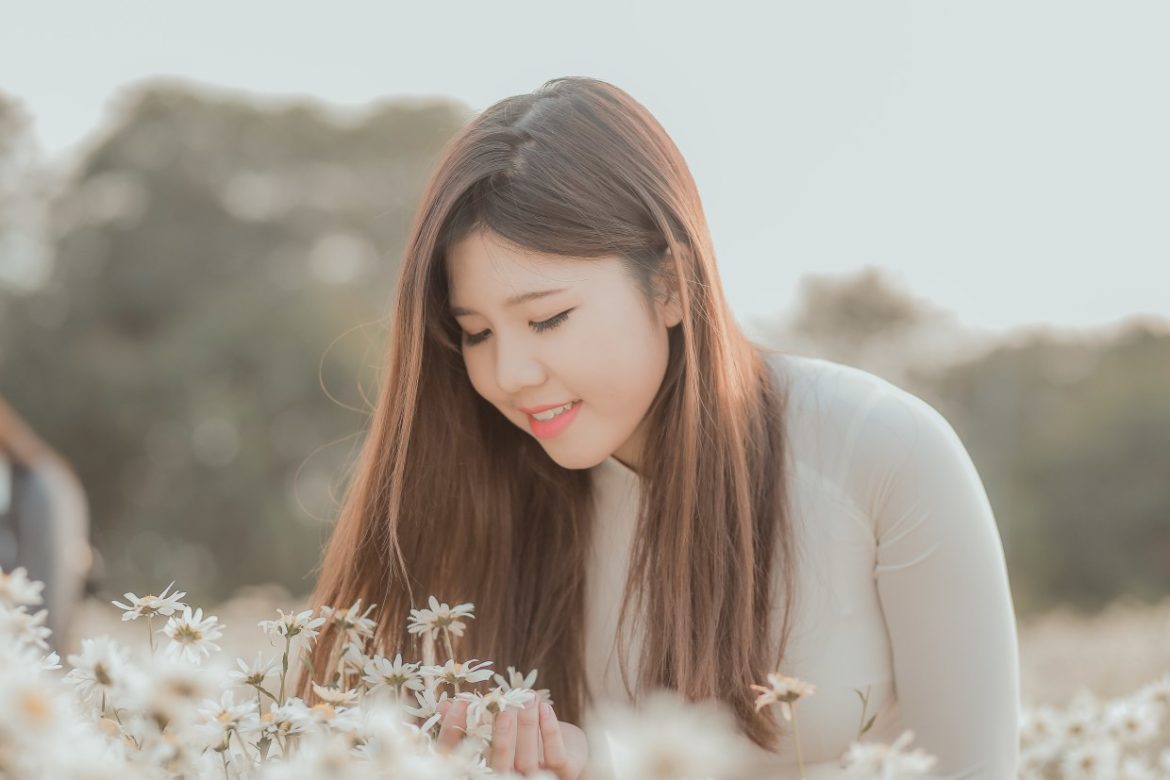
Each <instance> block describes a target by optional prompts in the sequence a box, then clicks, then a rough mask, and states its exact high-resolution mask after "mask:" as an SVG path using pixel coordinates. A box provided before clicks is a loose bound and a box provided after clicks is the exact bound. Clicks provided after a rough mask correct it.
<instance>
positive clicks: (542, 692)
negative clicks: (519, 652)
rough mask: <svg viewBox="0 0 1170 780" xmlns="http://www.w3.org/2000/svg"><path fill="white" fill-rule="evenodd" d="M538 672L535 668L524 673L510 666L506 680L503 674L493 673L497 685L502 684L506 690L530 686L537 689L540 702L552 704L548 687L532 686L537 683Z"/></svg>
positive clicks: (529, 687) (534, 689)
mask: <svg viewBox="0 0 1170 780" xmlns="http://www.w3.org/2000/svg"><path fill="white" fill-rule="evenodd" d="M536 672H537V670H536V669H533V670H532V671H531V672H529V673H528V674H527V675H523V674H520V672H518V671H516V667H514V666H509V667H508V679H507V680H505V679H504V676H503V675H501V674H495V675H493V679H495V681H496V685H498V686H500V687H501V688H503V689H504V690H511V689H512V688H528V689H530V690H533V691H535V693H536V698H537V702H538V703H540V704H552V703H553V700H552V694H551V693H550V692H549V689H548V688H533V687H532V686H533V685H535V684H536Z"/></svg>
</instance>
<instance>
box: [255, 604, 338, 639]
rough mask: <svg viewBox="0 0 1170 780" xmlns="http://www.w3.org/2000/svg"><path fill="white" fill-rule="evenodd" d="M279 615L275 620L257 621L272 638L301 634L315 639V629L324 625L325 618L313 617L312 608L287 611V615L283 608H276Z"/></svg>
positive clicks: (287, 637)
mask: <svg viewBox="0 0 1170 780" xmlns="http://www.w3.org/2000/svg"><path fill="white" fill-rule="evenodd" d="M276 611H277V613H278V614H279V615H280V617H279V618H277V619H276V620H261V621H260V622H259V624H258V625H259V626H260V628H262V629H263V630H264V631H265V632H267V634H268V635H269V636H270V637H271V638H272V639H278V640H279V639H291V638H292V637H295V636H303V637H304V638H305V639H315V638H316V637H317V629H319V628H320V627H321V626H323V625H325V618H323V617H319V618H315V617H313V610H311V609H306V610H304V611H303V612H289V613H288V614H287V615H286V614H285V613H284V610H283V609H277V610H276Z"/></svg>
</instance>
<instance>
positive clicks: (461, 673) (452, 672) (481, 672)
mask: <svg viewBox="0 0 1170 780" xmlns="http://www.w3.org/2000/svg"><path fill="white" fill-rule="evenodd" d="M491 665H492V662H491V661H477V660H476V659H474V658H472V659H471V660H470V661H467V662H466V663H462V662H458V661H456V660H454V659H451V660H449V661H447V663H445V664H443V665H442V666H424V667H422V669H420V670H419V671H420V672H421V673H422V674H423V675H424V676H426V677H436V678H438V679H439V680H441V681H443V682H445V683H448V684H450V685H460V684H463V683H477V682H482V681H483V680H490V679H491V677H492V674H493V672H492V670H491V669H488V667H489V666H491Z"/></svg>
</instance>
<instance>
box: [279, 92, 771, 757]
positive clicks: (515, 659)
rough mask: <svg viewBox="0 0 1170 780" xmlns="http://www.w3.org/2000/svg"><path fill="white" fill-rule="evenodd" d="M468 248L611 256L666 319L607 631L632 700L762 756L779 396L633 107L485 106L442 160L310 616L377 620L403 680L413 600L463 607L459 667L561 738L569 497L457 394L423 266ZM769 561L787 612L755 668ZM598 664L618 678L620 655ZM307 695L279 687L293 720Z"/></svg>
mask: <svg viewBox="0 0 1170 780" xmlns="http://www.w3.org/2000/svg"><path fill="white" fill-rule="evenodd" d="M476 229H487V230H490V231H491V232H492V233H494V234H495V235H496V236H498V237H501V238H503V239H504V240H506V241H509V242H511V243H512V244H514V245H516V246H518V247H523V248H527V249H531V250H535V251H537V252H543V253H548V254H556V255H559V256H570V257H574V258H582V259H587V258H592V257H600V256H604V255H617V256H620V257H621V258H622V259H623V262H624V263H625V265H626V268H627V270H628V271H629V272H630V274H631V278H633V279H635V280H636V281H637V284H638V285H639V287H640V289H641V290H642V292H643V293H644V295H645V296H646V300H647V305H648V306H651V305H652V304H651V303H650V302H651V301H652V300H653V299H652V297H651V296H653V295H654V294H656V292H657V291H659V290H661V289H662V287H660V286H659V284H661V283H665V285H666V289H668V290H670V291H673V292H674V293H675V294H676V295H677V296H678V300H679V302H680V303H681V308H682V312H683V319H682V321H681V323H680V324H679V326H676V327H673V328H671V330H670V334H669V350H670V356H669V363H668V367H667V371H666V375H665V377H664V380H663V382H662V385H661V388H660V389H659V391H658V394H657V396H656V397H655V399H654V401H653V403H652V405H651V407H650V409H649V411H648V412H647V416H648V422H649V429H648V433H647V440H646V447H647V450H646V453H647V454H646V455H645V456H644V457H643V458H642V463H643V465H642V466H641V467H640V468H641V470H642V472H643V473H642V474H640V476H641V478H642V485H643V490H642V492H641V504H640V507H639V521H638V523H639V525H638V531H637V534H636V536H635V539H636V541H635V542H634V548H633V550H632V551H631V564H630V568H629V577H628V579H627V582H626V587H625V590H624V595H623V600H622V621H621V626H622V627H621V629H620V631H621V632H622V633H623V636H624V632H625V631H626V622H627V619H628V617H629V616H628V614H627V613H628V612H629V605H630V604H631V602H632V600H633V599H635V597H636V598H637V600H638V606H637V609H638V611H639V612H640V613H641V614H649V615H653V616H654V618H655V619H653V620H649V621H646V622H645V623H644V631H645V633H644V634H643V637H644V638H643V648H642V655H641V657H640V664H639V680H638V683H639V686H640V687H639V689H638V692H639V693H642V692H644V691H648V690H650V689H653V688H658V687H665V688H672V689H675V690H677V691H678V692H680V693H681V694H683V695H684V697H685V698H687V699H689V700H692V701H695V700H700V699H707V698H719V699H721V700H723V701H724V702H726V703H727V704H728V705H729V706H730V708H731V710H732V711H733V713H734V714H735V717H736V719H737V720H738V721H739V723H740V725H741V727H742V729H743V731H744V733H745V735H747V736H748V737H749V738H751V739H752V740H753V741H754V742H755V743H756V744H757V745H760V746H761V747H765V748H768V749H775V746H776V744H777V740H778V738H779V736H780V731H779V730H780V724H779V723H778V722H777V721H776V719H775V718H774V716H773V714H772V712H771V710H770V708H765V709H764V710H763V711H761V712H759V713H757V712H756V710H755V707H754V694H753V693H752V692H751V690H750V689H749V687H748V686H749V685H750V684H751V683H753V682H755V683H760V682H763V681H764V680H765V677H766V674H767V673H768V672H770V671H776V670H777V669H778V668H779V663H780V660H781V659H782V658H783V655H784V649H785V647H786V646H787V642H788V636H789V628H790V625H789V622H790V621H789V613H790V611H791V605H792V581H793V574H792V566H791V562H792V560H793V542H792V538H791V537H792V533H791V528H790V524H789V519H788V513H787V511H786V510H787V488H786V472H787V469H786V467H785V456H786V453H787V445H786V432H785V430H784V417H783V414H784V407H785V404H786V402H787V401H786V391H785V389H784V388H783V387H782V386H781V383H779V382H777V381H775V379H774V376H775V375H774V373H773V371H772V369H771V368H770V367H769V364H768V362H767V357H766V354H765V353H766V352H768V351H769V350H767V349H766V348H763V347H759V346H757V345H755V344H753V343H752V342H750V341H749V340H748V339H747V338H746V337H745V336H744V335H743V334H742V332H741V331H740V329H739V328H738V326H737V324H736V322H735V320H734V319H733V316H732V314H731V312H730V310H729V308H728V306H727V303H726V300H725V299H724V297H723V293H722V289H721V285H720V283H719V277H718V271H717V270H716V265H715V252H714V248H713V246H712V243H711V239H710V235H709V231H708V228H707V224H706V218H705V216H704V214H703V209H702V205H701V202H700V199H699V193H698V191H697V189H696V187H695V183H694V180H693V179H692V177H691V174H690V171H689V169H688V168H687V165H686V163H685V162H684V160H683V157H682V155H681V154H680V152H679V151H678V149H677V148H676V146H675V145H674V143H673V142H672V141H671V140H670V138H669V137H668V136H667V134H666V132H665V131H664V130H663V129H662V127H661V126H660V125H659V124H658V122H657V121H656V120H655V119H654V117H653V116H652V115H651V114H650V112H649V111H647V110H646V108H644V107H643V106H642V105H641V104H639V103H638V102H636V101H635V100H634V99H633V98H632V97H630V96H629V95H628V94H627V93H625V92H624V91H622V90H621V89H618V88H617V87H615V86H613V85H612V84H609V83H607V82H605V81H601V80H597V79H591V78H577V77H565V78H557V79H552V80H550V81H548V82H546V83H545V84H543V85H542V86H541V87H540V88H539V89H537V90H536V91H534V92H532V93H530V94H523V95H517V96H514V97H509V98H506V99H504V100H501V101H499V102H497V103H496V104H494V105H492V106H491V107H489V108H487V109H486V110H484V111H483V112H482V113H480V114H479V115H478V116H477V117H475V118H474V119H473V120H472V121H471V122H470V123H469V124H468V126H467V127H465V128H464V129H463V130H462V131H461V132H460V133H459V134H458V135H457V136H456V137H455V138H453V139H452V140H451V141H450V142H449V143H448V144H447V146H446V147H445V148H444V149H443V153H442V155H441V160H440V162H439V164H438V165H437V167H436V169H435V171H434V173H433V175H432V177H431V179H430V181H429V183H428V185H427V187H426V190H425V193H424V195H423V197H422V201H421V204H420V206H419V208H418V210H417V212H416V214H415V217H414V222H413V226H412V228H411V232H410V237H409V240H408V242H407V245H406V249H405V255H404V257H403V262H402V271H401V275H400V277H399V278H398V282H397V286H396V289H395V300H394V305H393V307H392V313H391V314H390V317H391V324H390V328H389V345H388V355H387V360H386V363H385V364H384V367H383V370H382V377H381V385H380V393H379V396H378V398H377V402H376V404H375V408H374V409H373V414H372V417H371V420H370V423H369V428H368V430H367V432H366V437H365V440H364V443H363V448H362V450H361V453H360V455H359V458H358V460H357V462H356V464H355V470H354V472H353V474H352V476H351V479H350V481H349V484H348V486H347V488H346V491H345V496H344V499H343V503H342V506H341V510H340V516H339V518H338V522H337V524H336V527H335V528H334V530H333V533H332V536H331V538H330V541H329V544H328V547H327V549H326V551H325V553H324V556H323V559H322V563H321V567H320V573H319V577H318V580H317V586H316V589H315V591H314V594H313V597H312V600H311V605H312V606H313V607H314V608H316V607H319V606H321V605H332V606H338V607H342V608H345V607H348V606H349V605H350V604H352V603H353V602H355V601H356V600H357V599H359V598H361V599H362V600H363V603H364V604H367V605H368V604H377V605H379V606H378V610H377V612H376V613H375V614H376V615H377V617H378V621H379V622H378V633H377V636H376V643H377V647H378V648H379V649H381V650H384V649H387V648H388V649H389V650H388V652H389V654H390V655H393V654H394V652H396V651H401V652H403V653H404V655H407V654H408V653H409V651H410V649H411V648H414V649H415V655H413V656H409V655H408V656H407V657H411V658H415V659H417V658H419V657H420V656H419V655H418V652H417V645H416V643H415V642H414V641H412V640H414V639H417V637H415V636H414V635H411V634H408V632H407V630H406V626H407V619H408V617H409V610H410V609H411V608H419V607H425V606H426V599H427V597H428V595H430V594H434V595H436V596H437V597H438V598H439V599H440V600H443V601H447V602H449V603H452V604H455V603H459V602H464V601H471V602H474V603H475V605H476V615H477V620H476V622H475V623H474V625H473V626H472V627H470V629H469V631H468V633H467V635H466V636H465V637H463V638H462V640H461V642H462V646H461V647H460V648H459V650H457V653H458V655H459V656H460V658H459V660H467V659H470V658H477V659H492V660H493V661H495V662H496V666H497V667H499V668H502V667H503V666H504V665H514V666H516V667H517V668H519V669H521V671H522V672H523V671H526V670H528V669H532V668H539V670H540V675H539V684H540V686H541V687H547V688H549V689H550V691H551V694H552V697H553V698H554V699H555V701H556V702H557V712H558V716H559V717H560V718H561V719H562V720H566V721H569V722H574V723H580V722H581V718H582V716H583V714H584V713H583V711H584V708H585V706H586V704H587V701H586V696H585V690H584V688H585V684H584V643H583V636H582V625H583V620H584V614H585V612H584V610H585V603H584V584H585V554H586V549H587V546H588V542H589V535H590V530H591V529H590V518H591V514H592V512H593V498H592V492H591V485H592V483H591V479H592V476H591V472H590V471H589V470H570V469H565V468H563V467H561V466H559V465H558V464H556V463H555V462H554V461H552V460H551V459H550V458H549V457H548V455H547V454H546V453H545V451H544V450H543V448H542V447H541V446H540V445H539V444H538V443H537V442H536V440H535V439H534V438H533V437H532V436H530V435H529V434H528V433H526V432H525V431H522V430H520V429H519V428H517V427H516V426H515V425H513V424H512V423H511V422H509V421H508V420H507V419H506V418H505V417H504V416H503V415H501V414H500V413H499V412H498V410H496V409H495V408H494V407H493V406H492V405H491V404H490V403H488V402H487V401H485V400H484V399H483V398H482V397H481V396H479V395H478V393H476V391H475V390H474V388H473V387H472V385H471V382H470V380H469V378H468V375H467V372H466V370H465V366H464V363H463V358H462V353H461V340H460V336H459V330H458V327H457V325H456V323H455V321H454V320H453V318H452V317H450V315H449V314H448V301H447V276H446V263H445V257H446V254H445V253H446V251H447V249H448V248H449V247H451V246H452V245H453V244H454V243H456V242H458V241H459V240H461V239H462V238H463V237H465V236H467V235H468V234H469V233H470V232H471V231H473V230H476ZM777 552H778V553H779V565H780V567H781V569H782V571H781V572H780V574H781V575H783V577H784V584H785V587H784V588H783V592H784V593H785V594H787V599H786V605H785V608H784V609H783V619H782V627H781V631H780V634H779V637H780V646H779V651H778V653H776V654H774V653H773V648H774V644H775V642H776V635H775V634H774V633H773V631H772V630H771V625H772V621H771V618H772V616H773V614H774V610H773V605H772V588H773V573H772V570H773V562H774V560H775V558H774V556H775V555H776V553H777ZM338 636H339V633H338V631H337V630H336V629H335V628H333V627H329V628H327V629H326V630H325V631H324V632H323V633H322V635H321V636H320V637H319V639H318V643H317V644H316V646H315V649H314V652H313V655H312V658H311V660H312V663H313V667H314V668H315V669H317V670H320V669H321V668H322V666H323V664H324V662H325V661H326V659H328V658H329V657H330V655H331V652H332V650H333V648H334V645H335V644H336V640H337V638H338ZM619 644H620V647H621V649H622V650H624V646H625V645H624V641H623V642H622V643H619ZM620 663H621V667H622V669H623V675H622V676H623V679H625V678H626V675H625V668H626V659H625V653H624V652H622V654H621V658H620ZM312 681H313V680H311V679H310V678H309V672H308V671H302V674H301V677H300V680H299V683H298V691H299V693H300V695H301V696H302V697H304V698H305V699H306V701H309V700H310V699H311V697H312V692H311V688H310V683H311V682H312ZM316 681H317V682H321V680H320V679H318V680H316ZM626 685H627V689H628V688H629V681H628V680H626Z"/></svg>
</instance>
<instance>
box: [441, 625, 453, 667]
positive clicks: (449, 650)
mask: <svg viewBox="0 0 1170 780" xmlns="http://www.w3.org/2000/svg"><path fill="white" fill-rule="evenodd" d="M442 633H443V645H444V646H445V647H446V648H447V657H448V658H450V659H451V660H452V661H454V660H455V650H454V648H453V647H452V646H451V634H450V633H449V631H448V629H447V627H446V626H444V627H443V630H442Z"/></svg>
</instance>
